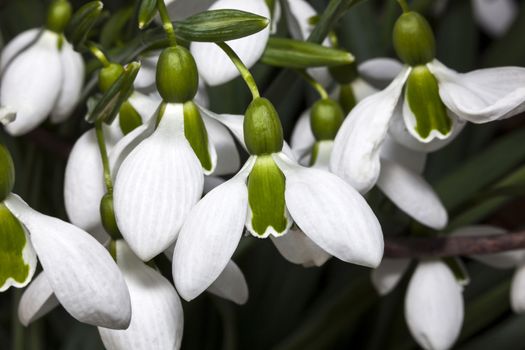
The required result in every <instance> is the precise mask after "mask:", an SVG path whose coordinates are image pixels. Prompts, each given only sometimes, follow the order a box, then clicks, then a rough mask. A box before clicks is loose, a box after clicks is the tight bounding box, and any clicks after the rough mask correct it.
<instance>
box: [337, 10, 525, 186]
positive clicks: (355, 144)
mask: <svg viewBox="0 0 525 350" xmlns="http://www.w3.org/2000/svg"><path fill="white" fill-rule="evenodd" d="M410 26H412V28H416V29H417V30H414V31H410V30H409V29H408V28H409V27H410ZM394 44H395V47H396V50H397V53H398V55H399V56H400V57H401V58H402V59H403V61H405V63H406V64H405V66H404V68H403V69H402V71H401V72H400V73H399V74H398V76H397V77H396V78H395V79H394V80H393V81H392V83H391V84H390V85H389V86H388V87H387V88H386V89H384V90H383V91H380V92H378V93H376V94H374V95H372V96H369V97H368V98H366V99H364V100H363V101H362V102H361V103H359V104H358V105H357V106H356V108H354V109H353V110H352V112H351V113H350V114H349V116H348V118H346V120H345V122H344V123H343V125H342V127H341V130H340V132H339V133H338V135H337V137H336V139H335V142H334V149H333V153H332V159H331V161H330V167H331V169H332V171H334V172H335V173H336V174H338V175H339V176H341V177H342V178H344V179H345V180H347V181H348V182H349V183H351V184H352V185H353V186H354V187H355V188H357V189H358V190H359V191H361V192H366V191H368V190H369V189H370V188H372V187H373V185H374V184H375V183H376V182H377V179H378V177H379V174H380V168H381V161H380V153H381V146H382V144H383V141H384V140H385V138H386V136H387V134H390V135H391V136H392V137H393V138H394V139H395V140H396V141H397V142H399V143H401V144H403V145H404V146H406V147H409V148H412V149H414V150H419V151H425V152H429V151H433V150H436V149H439V148H441V147H443V146H444V145H446V144H447V143H449V142H450V141H451V140H452V139H453V138H454V137H455V136H456V135H458V133H459V132H460V131H461V129H462V128H463V127H464V125H465V123H466V122H467V121H468V122H472V123H477V124H480V123H487V122H490V121H494V120H499V119H504V118H508V117H511V116H513V115H516V114H518V113H520V112H521V111H523V110H525V88H524V86H525V84H524V83H525V68H518V67H503V68H492V69H481V70H477V71H473V72H470V73H466V74H460V73H457V72H455V71H453V70H451V69H449V68H447V67H445V66H444V65H443V64H441V63H440V62H439V61H438V60H436V59H435V58H434V37H433V34H432V30H431V29H430V26H429V25H428V23H427V22H426V20H425V19H424V18H423V17H421V16H420V15H419V14H417V13H414V12H407V13H404V14H403V15H401V17H400V18H399V19H398V21H397V22H396V25H395V28H394ZM403 90H404V93H403ZM401 97H403V98H401Z"/></svg>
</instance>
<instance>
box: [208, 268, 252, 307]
mask: <svg viewBox="0 0 525 350" xmlns="http://www.w3.org/2000/svg"><path fill="white" fill-rule="evenodd" d="M208 292H210V293H212V294H215V295H217V296H219V297H221V298H225V299H228V300H231V301H233V302H234V303H236V304H239V305H243V304H246V302H247V301H248V285H247V284H246V279H245V278H244V275H243V273H242V271H241V269H240V268H239V267H238V266H237V264H235V263H234V262H233V260H230V261H229V262H228V265H226V267H225V268H224V270H223V271H222V272H221V274H220V275H219V277H217V279H216V280H215V281H214V282H213V283H212V284H211V286H209V287H208Z"/></svg>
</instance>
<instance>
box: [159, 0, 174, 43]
mask: <svg viewBox="0 0 525 350" xmlns="http://www.w3.org/2000/svg"><path fill="white" fill-rule="evenodd" d="M157 9H158V10H159V15H160V19H161V21H162V27H163V28H164V31H165V32H166V35H167V36H168V40H169V41H170V45H171V46H177V37H176V35H175V30H174V29H173V23H171V20H170V16H169V15H168V9H167V8H166V4H165V3H164V0H157Z"/></svg>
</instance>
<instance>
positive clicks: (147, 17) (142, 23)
mask: <svg viewBox="0 0 525 350" xmlns="http://www.w3.org/2000/svg"><path fill="white" fill-rule="evenodd" d="M156 14H157V0H142V1H141V2H140V7H139V15H138V20H139V28H141V29H142V28H144V27H146V26H147V25H148V24H150V23H151V21H152V20H153V18H155V15H156Z"/></svg>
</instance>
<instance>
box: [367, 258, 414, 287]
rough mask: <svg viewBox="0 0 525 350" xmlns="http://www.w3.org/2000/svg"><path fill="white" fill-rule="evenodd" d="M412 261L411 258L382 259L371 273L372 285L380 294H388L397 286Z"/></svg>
mask: <svg viewBox="0 0 525 350" xmlns="http://www.w3.org/2000/svg"><path fill="white" fill-rule="evenodd" d="M410 261H411V260H410V259H388V258H385V259H383V260H382V261H381V264H380V265H379V266H378V267H377V269H375V270H373V271H372V274H371V275H370V277H371V280H372V285H373V286H374V288H375V290H376V291H377V293H379V295H381V296H383V295H387V294H388V293H390V292H391V291H392V290H394V288H396V286H397V285H398V283H399V281H400V280H401V278H402V277H403V275H404V274H405V272H406V270H407V269H408V266H409V265H410Z"/></svg>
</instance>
